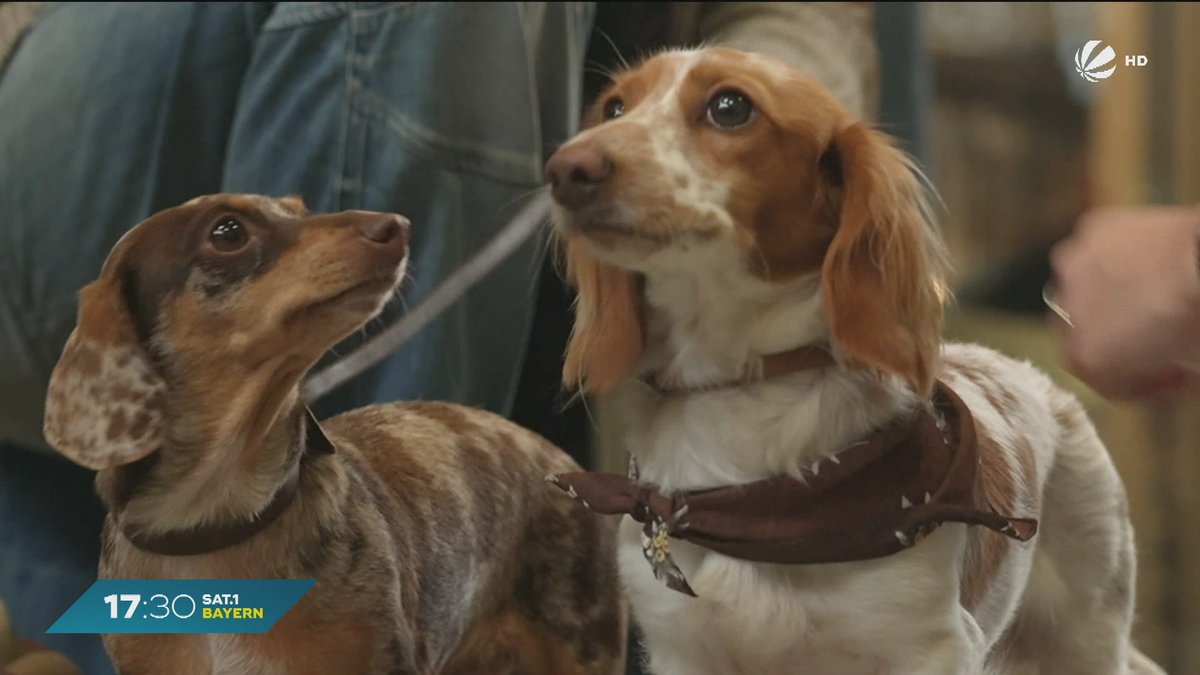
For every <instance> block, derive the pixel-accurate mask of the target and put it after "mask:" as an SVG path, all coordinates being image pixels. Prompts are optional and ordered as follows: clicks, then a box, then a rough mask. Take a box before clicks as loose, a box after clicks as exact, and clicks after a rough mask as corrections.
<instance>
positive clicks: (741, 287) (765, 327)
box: [642, 269, 826, 387]
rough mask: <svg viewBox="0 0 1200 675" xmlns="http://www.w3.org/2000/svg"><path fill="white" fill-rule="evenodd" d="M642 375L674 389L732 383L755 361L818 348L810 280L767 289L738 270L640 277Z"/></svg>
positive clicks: (820, 327)
mask: <svg viewBox="0 0 1200 675" xmlns="http://www.w3.org/2000/svg"><path fill="white" fill-rule="evenodd" d="M644 280H645V281H644V285H643V311H644V313H645V320H646V352H645V355H644V358H643V361H642V370H643V373H646V372H650V373H654V374H655V377H656V378H657V379H658V380H660V381H663V382H667V383H670V384H672V385H673V386H678V387H704V386H709V385H712V384H714V383H719V382H729V381H735V380H738V379H740V378H743V377H744V376H746V375H747V374H748V373H751V372H754V371H755V370H756V369H757V368H759V366H760V364H761V361H762V357H764V356H767V355H770V354H779V353H783V352H787V351H789V350H793V349H795V348H797V347H801V346H803V345H810V344H815V343H820V342H823V341H824V339H825V333H826V332H825V328H824V323H823V322H822V320H821V301H820V286H819V283H818V280H817V279H816V278H815V276H813V277H809V278H804V279H799V280H796V281H792V282H788V283H782V284H777V283H769V282H766V281H762V280H760V279H756V278H753V277H751V276H749V274H747V273H746V272H743V271H741V270H736V269H733V270H729V271H724V272H722V271H719V270H716V271H714V270H700V271H690V270H680V269H676V270H670V271H649V272H646V273H645V274H644Z"/></svg>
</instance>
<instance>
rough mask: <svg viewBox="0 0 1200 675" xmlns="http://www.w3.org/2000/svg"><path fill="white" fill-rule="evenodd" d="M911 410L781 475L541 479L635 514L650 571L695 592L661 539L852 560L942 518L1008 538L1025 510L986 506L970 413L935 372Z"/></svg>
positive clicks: (886, 549) (732, 551)
mask: <svg viewBox="0 0 1200 675" xmlns="http://www.w3.org/2000/svg"><path fill="white" fill-rule="evenodd" d="M933 404H934V405H933V408H932V409H930V408H922V409H920V410H919V411H916V413H915V414H912V415H907V416H905V417H904V418H901V419H898V420H896V421H895V422H893V423H892V424H889V425H888V426H886V427H884V428H882V429H880V430H878V431H876V432H875V433H873V434H872V435H870V436H869V437H867V438H866V439H864V440H863V441H860V442H858V443H855V444H853V445H851V446H849V447H847V448H845V449H844V450H842V451H841V452H839V453H837V454H836V455H833V456H832V457H830V458H828V459H826V460H824V461H821V462H818V463H816V464H814V465H813V466H812V467H811V468H810V469H809V470H808V471H806V472H805V475H804V476H803V478H802V479H801V478H793V477H791V476H781V477H775V478H770V479H766V480H761V481H757V482H754V483H749V484H746V485H736V486H730V487H720V488H715V489H710V490H697V491H690V492H681V493H675V494H672V495H664V494H661V493H660V492H658V491H656V489H655V488H654V487H653V486H650V485H646V484H643V483H641V482H639V481H638V479H637V475H636V465H633V466H631V476H629V477H625V476H621V475H618V474H611V473H609V474H605V473H588V472H578V473H567V474H561V475H557V476H550V477H549V478H548V480H550V481H551V482H552V483H554V484H555V485H557V486H558V487H559V488H560V489H562V490H564V491H565V492H567V493H568V494H569V495H571V496H572V497H574V498H575V499H578V500H580V501H582V502H583V503H584V504H585V505H586V506H587V507H588V508H590V509H592V510H593V511H597V512H599V513H603V514H608V515H629V516H631V517H632V518H634V519H635V520H637V521H638V522H640V523H643V524H644V528H643V530H642V534H643V539H642V548H643V553H644V554H645V556H646V559H647V561H649V563H650V565H651V567H652V568H653V569H654V574H655V577H656V578H658V579H659V580H660V581H663V582H665V583H666V584H667V586H669V587H670V588H673V589H675V590H677V591H681V592H683V593H687V594H688V595H695V593H694V592H693V591H692V589H691V586H690V585H689V584H688V582H687V579H686V578H684V575H683V572H682V571H680V569H679V567H678V566H677V565H676V564H675V561H674V560H673V558H672V557H671V551H670V541H669V540H670V538H676V539H683V540H685V541H689V542H691V543H693V544H697V545H699V546H702V547H704V548H707V549H709V550H711V551H715V552H717V553H720V554H723V555H727V556H729V557H731V558H738V559H741V560H749V561H754V562H764V563H777V564H787V565H805V564H821V563H838V562H851V561H857V560H869V559H873V558H880V557H884V556H888V555H892V554H895V553H898V552H900V551H902V550H904V549H906V548H909V547H911V546H913V545H915V544H916V543H917V542H918V541H920V540H921V539H922V538H923V537H925V536H926V535H928V534H929V533H930V532H932V531H933V530H934V529H936V528H937V527H938V526H939V525H941V524H942V523H947V522H955V523H966V524H970V525H982V526H984V527H986V528H988V529H991V530H993V531H996V532H999V533H1001V534H1003V535H1005V536H1008V537H1011V538H1013V539H1016V540H1018V541H1027V540H1028V539H1030V538H1032V537H1033V536H1034V534H1036V532H1037V521H1036V520H1034V519H1031V518H1013V517H1008V516H1003V515H1000V514H998V513H996V512H995V511H993V510H992V509H991V507H990V506H989V505H988V504H987V503H986V498H985V497H984V495H983V491H982V488H981V485H980V481H979V446H978V443H977V439H976V436H975V421H974V419H973V418H972V416H971V412H970V410H968V409H967V407H966V405H965V404H964V403H963V401H962V399H960V398H959V397H958V395H957V394H955V393H954V392H953V391H952V390H951V389H950V388H949V387H948V386H946V385H945V384H944V383H941V382H939V383H938V385H937V389H936V391H935V393H934V397H933Z"/></svg>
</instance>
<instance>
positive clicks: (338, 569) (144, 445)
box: [45, 195, 624, 675]
mask: <svg viewBox="0 0 1200 675" xmlns="http://www.w3.org/2000/svg"><path fill="white" fill-rule="evenodd" d="M407 256H408V223H407V221H405V220H404V219H403V218H401V217H399V216H396V215H388V214H381V213H368V212H362V211H352V212H345V213H339V214H333V215H313V214H310V213H308V212H307V210H306V209H305V208H304V205H303V204H302V203H301V202H300V200H298V199H295V198H284V199H279V200H275V199H269V198H266V197H258V196H246V195H215V196H209V197H202V198H198V199H195V200H192V201H190V202H188V203H186V204H184V205H182V206H178V207H175V208H171V209H167V210H166V211H163V212H161V213H158V214H156V215H154V216H152V217H151V218H149V219H148V220H146V221H145V222H143V223H141V224H140V225H138V226H137V227H135V228H133V230H131V231H130V232H129V233H128V234H127V235H125V237H124V238H122V239H121V241H119V242H118V243H117V244H116V246H115V247H114V248H113V251H112V253H111V254H110V255H109V257H108V260H107V261H106V262H105V265H104V268H103V270H102V271H101V273H100V278H99V279H97V280H96V281H95V282H93V283H91V284H90V285H88V286H87V287H86V288H84V289H83V291H82V294H81V297H80V308H79V321H78V325H77V327H76V329H75V331H74V333H73V334H72V335H71V338H70V340H69V341H68V343H67V345H66V347H65V349H64V350H63V354H62V358H61V359H60V361H59V363H58V366H57V368H56V369H55V371H54V375H53V377H52V379H51V382H50V389H49V395H48V397H47V405H46V419H45V433H46V438H47V440H48V441H49V442H50V443H51V444H52V445H53V446H54V447H56V448H57V449H58V450H59V451H60V452H62V454H64V455H66V456H67V457H68V458H70V459H72V460H73V461H75V462H77V463H79V464H81V465H83V466H86V467H89V468H91V469H95V470H98V471H99V474H98V478H97V482H96V484H97V489H98V490H99V493H100V495H101V497H102V499H103V500H104V502H105V504H106V505H107V507H108V509H109V516H108V519H107V521H106V523H105V528H104V548H103V554H102V561H101V565H100V576H101V578H146V579H155V578H161V579H172V578H193V579H194V578H201V579H203V578H243V579H253V578H297V579H313V578H315V579H317V580H318V583H317V584H316V586H314V587H313V589H312V590H310V591H309V592H308V594H307V595H306V596H305V597H304V598H302V599H301V600H300V602H299V603H298V604H297V605H295V606H294V607H293V608H292V609H291V610H290V611H289V612H288V613H287V614H286V615H285V616H284V617H283V619H281V620H280V621H279V623H277V624H276V625H275V626H274V627H273V628H272V629H271V630H270V631H269V632H268V633H266V634H263V635H136V634H134V635H129V634H125V635H108V636H105V645H106V647H107V649H108V652H109V654H110V655H111V657H112V659H113V662H114V663H115V665H116V669H117V672H118V673H120V675H191V674H197V675H198V674H201V673H203V674H208V673H222V674H230V675H232V674H242V673H246V674H250V673H253V674H255V675H275V674H279V675H283V674H285V673H286V674H288V675H303V674H310V673H311V674H313V675H316V674H318V673H319V674H320V675H331V674H334V673H336V674H338V675H342V674H345V675H351V674H359V673H361V674H364V675H366V674H378V675H384V674H389V675H390V674H395V673H414V674H416V673H421V674H431V673H442V674H445V675H468V674H480V675H483V674H487V675H500V674H503V673H514V674H515V673H522V674H529V675H533V674H536V673H546V674H550V673H554V674H556V675H564V674H588V675H592V674H595V675H600V674H603V675H611V674H612V673H614V672H617V671H618V670H620V669H621V668H623V648H624V620H623V614H622V610H621V605H620V599H619V593H620V590H619V587H618V581H617V576H616V571H615V569H616V567H615V564H616V563H615V551H614V544H615V541H614V533H613V531H612V530H611V529H610V528H609V527H608V524H607V523H605V522H604V521H603V520H601V519H599V517H597V516H595V515H593V514H592V513H591V512H589V511H588V510H587V509H586V508H584V507H583V506H582V505H578V504H576V503H574V502H572V501H570V500H563V499H561V498H559V497H558V496H556V495H555V494H552V493H553V492H554V491H553V490H548V489H547V485H546V483H545V482H544V480H543V477H544V476H545V475H546V474H548V473H552V472H560V471H564V470H572V469H574V468H577V467H576V465H575V464H574V462H572V461H571V459H570V458H569V457H568V456H567V455H566V454H565V453H563V452H562V451H561V450H559V449H557V448H555V447H554V446H553V445H551V444H550V443H549V442H547V441H546V440H544V439H542V438H540V437H539V436H537V435H535V434H533V433H532V432H529V431H527V430H524V429H522V428H520V427H518V426H516V425H514V424H512V423H510V422H508V421H506V420H504V419H503V418H501V417H499V416H497V415H494V414H491V413H488V412H484V411H481V410H475V409H471V408H466V407H462V406H458V405H452V404H446V403H428V402H413V403H393V404H385V405H376V406H371V407H367V408H363V409H359V410H355V411H352V412H348V413H345V414H342V415H339V416H337V417H334V418H332V419H329V420H326V421H324V422H321V423H319V424H318V423H317V421H316V420H315V419H314V418H313V417H312V414H311V413H310V412H309V411H308V408H307V407H306V406H305V404H304V402H303V401H302V400H301V398H300V395H299V384H300V382H301V379H302V378H303V377H304V376H305V374H306V373H307V371H308V370H309V369H310V368H311V367H312V366H313V365H314V364H315V363H316V362H317V360H318V359H319V358H320V357H321V356H322V354H324V353H325V352H326V351H327V350H329V349H330V348H331V347H332V346H334V345H335V344H337V343H338V342H339V341H340V340H342V339H343V338H345V337H346V336H347V335H349V334H351V333H353V332H354V331H356V330H358V329H359V328H360V327H361V326H363V325H364V324H365V323H366V322H367V321H369V320H371V319H372V318H373V317H375V316H376V314H377V313H378V312H379V311H380V310H381V309H382V308H383V306H384V305H385V303H387V302H388V300H389V299H390V298H391V297H392V295H393V293H394V291H395V289H396V287H397V285H398V284H399V282H400V280H401V279H402V277H403V276H404V271H405V265H406V262H407Z"/></svg>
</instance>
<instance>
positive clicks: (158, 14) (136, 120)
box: [0, 3, 261, 675]
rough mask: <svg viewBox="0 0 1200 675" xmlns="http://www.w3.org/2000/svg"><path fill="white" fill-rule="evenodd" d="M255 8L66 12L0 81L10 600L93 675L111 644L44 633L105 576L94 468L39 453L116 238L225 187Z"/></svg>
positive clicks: (2, 454)
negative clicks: (54, 385) (78, 319)
mask: <svg viewBox="0 0 1200 675" xmlns="http://www.w3.org/2000/svg"><path fill="white" fill-rule="evenodd" d="M256 12H260V10H258V9H257V8H256V7H254V6H253V5H249V4H244V3H149V4H141V3H127V4H126V3H95V4H74V3H68V4H63V5H60V6H57V7H54V8H52V9H50V10H48V11H47V13H45V14H44V15H43V16H42V17H41V18H40V20H39V22H38V23H37V24H35V26H34V27H33V28H32V29H31V30H30V32H29V33H28V34H27V35H26V36H25V38H24V39H23V41H22V42H21V44H20V45H19V46H18V48H17V50H16V51H15V52H14V54H13V56H12V60H11V61H10V62H9V64H8V66H7V67H6V68H5V70H4V73H3V76H2V77H0V119H2V120H4V122H3V123H2V124H0V213H2V214H3V217H2V218H0V398H2V399H3V404H0V597H2V598H3V599H4V601H5V603H7V605H8V608H9V610H10V612H11V613H12V615H13V621H14V624H15V628H16V630H17V631H18V633H19V634H21V635H23V636H25V637H28V638H30V639H32V640H34V641H37V642H41V643H44V644H46V645H48V646H50V647H52V648H55V649H58V650H60V651H62V652H63V653H65V654H66V655H68V656H69V657H70V658H72V659H74V660H75V661H76V662H77V663H78V664H79V666H80V667H81V668H82V669H83V671H84V672H85V673H88V675H103V674H104V673H107V672H111V669H110V668H109V667H108V665H107V658H106V657H105V656H104V653H103V649H102V647H101V645H100V641H99V639H98V637H97V636H89V635H46V634H45V630H46V629H47V628H49V626H50V625H51V624H52V623H53V622H54V621H55V620H56V619H57V618H58V617H59V616H60V615H61V614H62V613H63V612H64V611H65V610H66V609H67V608H68V607H69V606H70V605H71V604H72V603H73V602H74V601H75V600H77V599H78V598H79V596H80V595H81V594H82V593H83V591H84V590H86V588H87V587H88V586H89V585H90V584H91V583H92V582H93V581H94V580H95V577H96V566H97V556H98V545H99V532H100V522H101V520H102V517H103V511H102V508H101V506H100V504H99V502H98V500H97V499H96V497H95V493H94V489H93V487H92V477H93V474H92V473H91V472H88V471H86V470H84V469H81V468H79V467H76V466H74V465H71V464H69V463H67V462H66V461H65V460H63V459H61V458H59V457H56V456H53V455H51V454H48V453H47V454H40V453H41V452H43V451H46V450H47V449H46V448H45V446H44V441H43V439H42V436H41V420H42V408H43V402H44V398H45V391H46V384H47V382H48V380H49V376H50V372H51V370H52V369H53V367H54V364H55V362H56V361H57V359H58V356H59V353H60V351H61V349H62V346H63V344H64V343H65V341H66V338H67V336H68V335H69V333H70V331H71V329H72V328H73V326H74V323H75V312H76V295H77V293H78V291H79V289H80V288H81V287H82V286H83V285H84V284H86V283H87V282H89V281H91V280H92V279H94V278H95V277H96V275H97V274H98V272H99V270H100V266H101V264H102V263H103V261H104V258H105V257H106V256H107V254H108V252H109V249H110V248H111V247H112V245H113V244H114V243H115V242H116V241H117V239H118V238H119V237H120V236H121V235H122V234H123V233H124V232H125V231H126V230H128V229H129V228H130V227H132V226H133V225H134V224H136V223H137V222H138V221H139V220H141V219H143V218H145V217H146V216H147V215H149V214H151V213H153V212H155V211H157V210H159V209H161V208H164V207H166V206H169V205H173V204H178V203H180V202H182V201H185V200H187V199H189V198H191V197H193V196H195V195H196V194H199V193H203V192H212V191H214V190H216V189H217V188H219V186H220V182H221V181H220V172H221V169H222V166H223V163H224V159H225V152H224V151H225V141H226V139H227V137H228V130H229V128H230V126H231V124H232V119H233V110H234V105H235V103H236V100H237V96H238V91H239V89H240V87H241V80H242V75H243V72H244V70H245V68H246V65H247V64H248V62H249V58H250V51H251V45H252V38H253V34H254V32H255V30H256V28H255V23H256V22H260V21H261V18H256V17H255V13H256ZM35 453H36V454H35Z"/></svg>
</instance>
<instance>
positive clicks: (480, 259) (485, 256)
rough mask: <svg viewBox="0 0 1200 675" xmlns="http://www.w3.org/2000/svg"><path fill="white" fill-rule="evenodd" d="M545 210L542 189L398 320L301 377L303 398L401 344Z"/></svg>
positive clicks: (516, 243) (312, 397) (525, 235)
mask: <svg viewBox="0 0 1200 675" xmlns="http://www.w3.org/2000/svg"><path fill="white" fill-rule="evenodd" d="M549 216H550V195H549V192H548V191H546V190H544V189H543V190H541V191H539V192H538V193H537V195H536V196H534V197H533V199H531V200H529V201H528V202H527V203H526V204H525V206H524V207H522V208H521V210H520V211H519V212H518V213H517V215H516V216H515V217H514V218H513V219H512V220H510V221H509V222H508V224H506V225H505V226H504V228H503V229H501V230H500V232H499V233H497V234H496V236H495V237H493V238H492V240H491V241H489V242H488V243H487V245H486V246H484V247H483V248H482V249H480V250H479V252H478V253H476V254H475V255H474V256H473V257H472V258H471V259H470V260H468V261H467V262H466V263H465V264H464V265H463V266H462V267H459V268H458V269H457V270H455V271H454V273H453V274H451V275H450V277H449V278H447V279H446V280H445V281H444V282H442V284H441V285H439V286H438V287H437V288H435V289H433V292H431V293H430V294H429V295H428V296H426V297H425V299H424V300H422V301H421V302H420V303H419V304H418V305H417V306H416V307H413V308H412V310H411V311H409V312H408V313H407V314H405V315H404V316H403V317H401V318H400V320H398V321H396V323H394V324H392V325H391V326H389V327H388V328H386V329H384V331H383V332H382V333H380V334H379V335H376V336H375V337H374V338H372V339H371V340H370V341H368V342H366V343H364V344H362V345H360V346H359V347H358V348H357V349H355V350H354V351H352V352H350V353H349V354H347V355H346V356H345V357H343V358H341V359H340V360H338V361H336V362H334V363H332V364H330V365H328V366H326V367H325V368H324V369H323V370H321V371H320V372H318V373H316V374H314V375H312V376H311V377H309V378H308V380H307V381H306V382H305V383H304V398H305V400H306V401H308V402H309V403H313V402H315V401H317V400H318V399H320V398H322V397H323V396H325V395H326V394H328V393H329V392H331V391H333V390H334V389H337V388H338V387H340V386H342V385H343V384H345V383H346V382H348V381H350V380H351V379H353V378H355V377H357V376H359V375H361V374H362V373H363V372H364V371H366V370H367V369H368V368H370V367H371V366H374V365H375V364H377V363H379V362H380V361H382V360H384V359H385V358H387V357H388V355H390V354H392V353H393V352H395V351H396V350H397V349H399V348H400V347H401V346H402V345H404V343H405V342H408V341H409V340H410V339H412V337H413V336H414V335H416V334H417V333H419V332H421V329H423V328H425V326H426V325H428V324H429V322H431V321H433V320H434V319H436V318H437V317H438V316H439V315H440V314H441V313H442V312H444V311H446V309H448V308H449V307H450V306H451V305H453V304H454V303H455V302H457V301H458V299H459V298H461V297H462V296H463V295H465V294H466V292H467V291H469V290H470V289H471V288H472V287H473V286H475V284H477V283H479V282H480V280H482V279H483V277H485V276H487V274H488V273H489V272H491V271H492V270H494V269H496V267H497V266H499V265H500V263H502V262H504V260H505V259H506V258H508V256H510V255H512V253H513V252H514V251H516V250H517V248H519V247H520V246H521V244H523V243H525V241H526V240H527V239H529V237H531V236H533V233H534V232H536V231H537V230H538V228H539V227H541V226H542V225H543V223H545V221H546V220H547V219H548V218H549Z"/></svg>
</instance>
